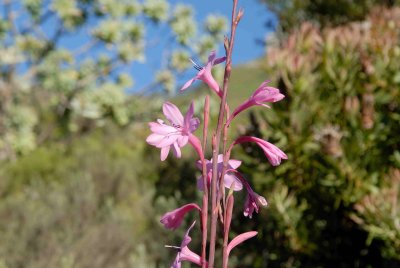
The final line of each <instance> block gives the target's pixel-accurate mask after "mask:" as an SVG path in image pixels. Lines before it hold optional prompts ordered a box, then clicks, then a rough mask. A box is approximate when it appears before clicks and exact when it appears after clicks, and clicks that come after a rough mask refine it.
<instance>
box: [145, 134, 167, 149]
mask: <svg viewBox="0 0 400 268" xmlns="http://www.w3.org/2000/svg"><path fill="white" fill-rule="evenodd" d="M164 137H165V136H163V135H159V134H154V133H153V134H150V135H149V136H148V137H147V138H146V142H147V143H148V144H150V145H153V146H157V145H158V144H159V143H160V142H161V141H162V139H164Z"/></svg>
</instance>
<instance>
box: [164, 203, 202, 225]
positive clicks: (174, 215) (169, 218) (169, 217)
mask: <svg viewBox="0 0 400 268" xmlns="http://www.w3.org/2000/svg"><path fill="white" fill-rule="evenodd" d="M193 209H197V210H198V211H200V212H201V209H200V207H199V206H198V205H197V204H195V203H190V204H186V205H184V206H182V207H180V208H177V209H175V210H173V211H170V212H167V213H165V214H164V215H163V216H162V217H161V220H160V222H161V223H162V224H163V225H164V227H165V228H167V229H173V230H175V229H176V228H178V227H179V226H181V224H182V220H183V218H184V216H185V215H186V213H188V212H189V211H191V210H193Z"/></svg>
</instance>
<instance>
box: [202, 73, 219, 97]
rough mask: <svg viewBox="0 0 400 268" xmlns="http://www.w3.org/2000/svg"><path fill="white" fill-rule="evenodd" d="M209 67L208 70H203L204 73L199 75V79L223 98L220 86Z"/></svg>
mask: <svg viewBox="0 0 400 268" xmlns="http://www.w3.org/2000/svg"><path fill="white" fill-rule="evenodd" d="M207 67H208V66H206V69H203V70H204V72H203V73H202V74H201V75H200V74H199V79H200V80H201V81H203V82H204V83H206V84H207V85H208V86H209V87H210V88H211V89H212V90H213V91H214V92H215V93H217V95H218V96H220V97H222V92H221V90H220V89H219V85H218V83H217V81H215V79H214V77H213V76H212V74H211V67H210V68H207ZM203 70H202V71H203Z"/></svg>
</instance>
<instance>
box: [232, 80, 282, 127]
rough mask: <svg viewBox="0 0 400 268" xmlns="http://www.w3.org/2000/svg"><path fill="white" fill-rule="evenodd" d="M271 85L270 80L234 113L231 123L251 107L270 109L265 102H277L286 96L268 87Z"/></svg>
mask: <svg viewBox="0 0 400 268" xmlns="http://www.w3.org/2000/svg"><path fill="white" fill-rule="evenodd" d="M268 83H269V81H268V80H266V81H264V82H263V83H262V84H261V85H260V86H259V87H258V88H257V90H256V91H254V93H253V94H252V95H251V97H250V98H249V99H248V100H246V101H245V102H243V103H242V104H241V105H239V107H237V108H236V109H235V111H233V113H232V115H231V117H230V118H229V122H230V121H231V120H232V119H233V118H234V117H235V116H236V115H238V114H239V113H240V112H242V111H244V110H246V109H247V108H249V107H251V106H264V107H267V108H270V106H268V105H267V104H264V102H277V101H280V100H281V99H283V98H284V97H285V96H284V95H283V94H281V93H280V92H279V89H277V88H274V87H268V86H267V84H268Z"/></svg>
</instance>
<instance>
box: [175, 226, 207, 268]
mask: <svg viewBox="0 0 400 268" xmlns="http://www.w3.org/2000/svg"><path fill="white" fill-rule="evenodd" d="M195 223H196V222H193V224H192V225H191V226H190V227H189V229H188V230H187V231H186V233H185V236H184V237H183V240H182V243H181V246H180V247H178V250H179V251H178V254H177V255H176V258H175V260H174V262H173V263H172V265H171V268H180V267H181V262H182V261H189V262H192V263H194V264H197V265H198V266H201V258H200V256H199V255H198V254H196V253H194V252H193V251H191V250H190V249H189V248H188V245H189V243H190V241H192V238H191V237H190V236H189V232H190V230H191V229H192V228H193V226H194V225H195ZM173 248H174V247H173Z"/></svg>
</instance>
